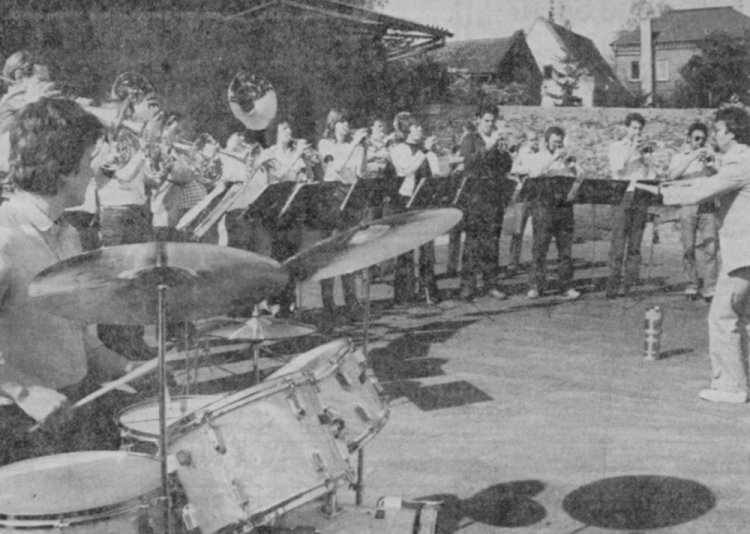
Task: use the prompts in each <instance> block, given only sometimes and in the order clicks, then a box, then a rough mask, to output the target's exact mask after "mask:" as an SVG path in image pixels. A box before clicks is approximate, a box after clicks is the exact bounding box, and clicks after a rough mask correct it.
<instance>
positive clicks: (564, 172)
mask: <svg viewBox="0 0 750 534" xmlns="http://www.w3.org/2000/svg"><path fill="white" fill-rule="evenodd" d="M524 165H525V167H526V169H525V170H526V173H527V174H528V175H529V178H535V177H538V176H573V175H575V173H574V172H573V171H572V170H571V169H570V167H568V166H567V165H565V162H564V161H563V160H562V159H555V154H553V153H551V152H550V151H549V150H548V149H547V148H546V147H544V148H542V149H540V150H539V152H537V153H530V154H529V155H528V157H526V158H525V163H524Z"/></svg>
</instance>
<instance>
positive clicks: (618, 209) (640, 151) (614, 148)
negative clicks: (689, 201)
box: [606, 113, 654, 299]
mask: <svg viewBox="0 0 750 534" xmlns="http://www.w3.org/2000/svg"><path fill="white" fill-rule="evenodd" d="M645 125H646V119H645V118H644V117H643V115H641V114H640V113H629V114H628V115H627V116H626V117H625V135H624V137H623V138H622V139H620V140H617V141H614V142H613V143H612V144H611V145H610V146H609V154H608V157H609V166H610V170H611V171H612V178H613V179H614V180H624V181H626V182H628V187H627V189H626V191H625V195H624V196H623V199H622V201H621V202H620V204H619V205H618V206H615V207H614V208H613V210H612V216H613V219H612V244H611V246H610V249H609V277H608V278H607V289H606V297H607V298H608V299H613V298H616V297H617V296H618V295H623V296H624V295H626V294H627V292H628V290H629V289H630V288H631V287H632V286H633V285H635V284H637V283H638V280H639V273H640V267H641V240H642V239H643V229H644V228H645V226H646V219H647V217H648V207H647V206H646V204H641V203H638V202H636V201H635V200H634V199H635V187H636V182H637V181H638V180H645V179H648V178H650V177H653V174H654V173H653V172H652V170H651V169H650V166H649V161H650V159H649V155H650V154H651V152H653V146H652V145H651V144H650V143H648V142H647V141H645V140H644V139H643V138H642V136H641V133H642V132H643V128H644V126H645Z"/></svg>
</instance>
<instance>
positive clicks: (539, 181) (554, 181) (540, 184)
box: [517, 176, 576, 206]
mask: <svg viewBox="0 0 750 534" xmlns="http://www.w3.org/2000/svg"><path fill="white" fill-rule="evenodd" d="M575 181H576V179H575V177H573V176H539V177H536V178H526V180H524V182H523V184H522V185H521V190H520V191H519V193H518V199H517V201H518V202H532V201H541V202H545V203H547V204H551V205H558V206H559V205H561V204H566V203H568V202H569V201H568V194H569V193H570V190H571V188H572V187H573V184H574V182H575Z"/></svg>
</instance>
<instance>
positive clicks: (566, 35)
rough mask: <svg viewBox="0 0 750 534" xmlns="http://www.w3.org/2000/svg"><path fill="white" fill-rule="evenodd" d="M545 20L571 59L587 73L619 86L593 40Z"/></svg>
mask: <svg viewBox="0 0 750 534" xmlns="http://www.w3.org/2000/svg"><path fill="white" fill-rule="evenodd" d="M545 22H546V24H547V26H548V27H549V28H550V29H551V30H552V32H553V34H554V35H555V37H556V38H557V40H558V42H559V43H560V47H561V48H562V49H563V51H564V52H565V53H567V54H568V55H569V56H570V58H571V59H573V60H575V61H576V62H577V63H578V65H579V66H581V67H582V68H584V69H586V70H587V71H588V72H589V74H591V75H593V76H596V77H598V78H600V79H602V80H604V81H606V82H607V83H608V84H613V85H615V86H621V84H620V82H619V80H618V79H617V76H615V73H614V71H613V70H612V67H610V66H609V63H607V62H606V61H605V59H604V57H603V56H602V54H601V52H599V49H598V48H597V47H596V45H595V44H594V41H592V40H591V39H589V38H588V37H584V36H583V35H580V34H578V33H575V32H574V31H572V30H569V29H568V28H565V27H564V26H560V25H559V24H555V23H554V22H549V21H546V20H545ZM623 89H624V87H623Z"/></svg>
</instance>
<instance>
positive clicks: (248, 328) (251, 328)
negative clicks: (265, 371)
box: [205, 306, 316, 384]
mask: <svg viewBox="0 0 750 534" xmlns="http://www.w3.org/2000/svg"><path fill="white" fill-rule="evenodd" d="M315 331H316V328H315V327H314V326H310V325H306V324H303V323H296V322H293V321H289V320H285V319H277V318H276V317H272V316H268V315H260V310H259V308H258V306H255V307H254V309H253V316H252V317H251V318H250V319H247V320H243V321H240V320H236V321H235V322H234V324H232V325H229V326H223V327H221V328H217V329H216V330H211V331H209V332H207V333H206V334H205V335H206V336H207V337H216V338H220V339H226V340H242V341H250V342H251V343H252V344H253V366H254V369H255V383H256V384H258V383H260V346H261V344H262V343H263V342H265V341H278V340H282V339H290V338H295V337H302V336H306V335H308V334H312V333H313V332H315Z"/></svg>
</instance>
